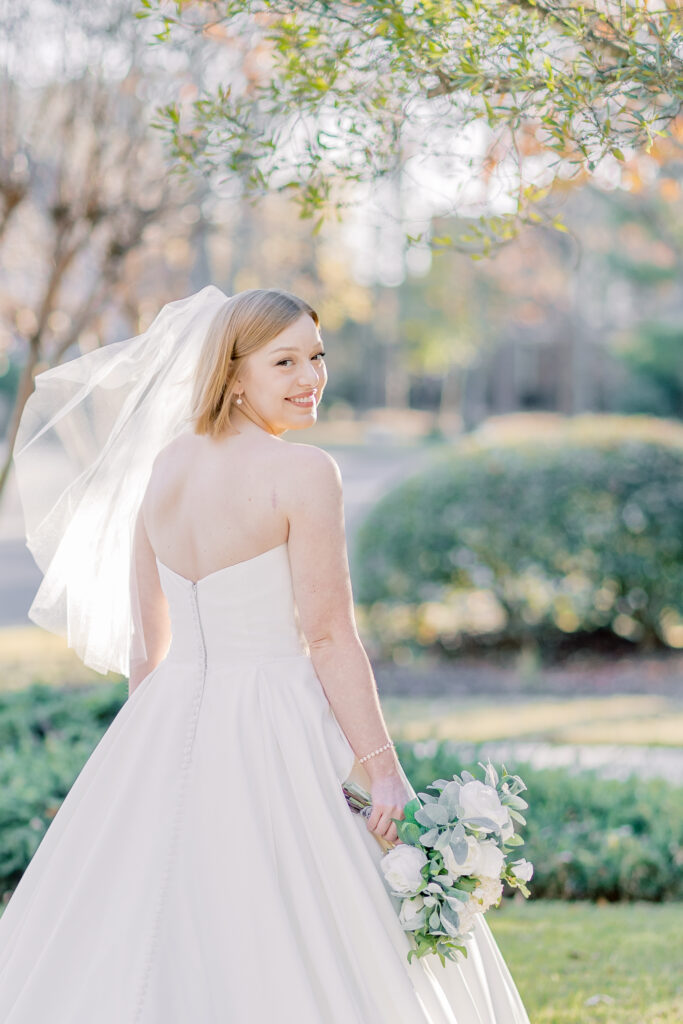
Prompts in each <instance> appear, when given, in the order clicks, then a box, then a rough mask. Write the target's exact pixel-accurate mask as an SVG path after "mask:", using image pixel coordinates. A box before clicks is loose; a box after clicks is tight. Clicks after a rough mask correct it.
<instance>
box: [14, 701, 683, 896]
mask: <svg viewBox="0 0 683 1024" xmlns="http://www.w3.org/2000/svg"><path fill="white" fill-rule="evenodd" d="M126 696H127V684H125V683H116V684H98V685H97V686H96V687H93V688H88V689H85V688H78V689H72V690H55V689H52V688H50V687H46V686H43V685H39V684H36V685H34V686H32V687H30V688H29V689H27V690H25V691H21V692H19V693H8V694H3V695H0V737H1V738H2V743H1V744H0V750H1V753H0V892H7V891H9V890H11V889H12V888H14V886H15V885H16V884H17V882H18V881H19V879H20V878H21V875H22V872H23V871H24V869H25V868H26V866H27V864H28V862H29V860H30V859H31V857H32V856H33V854H34V853H35V851H36V849H37V847H38V844H39V843H40V840H41V839H42V837H43V835H44V833H45V831H46V829H47V827H48V825H49V823H50V821H51V820H52V818H53V817H54V815H55V814H56V812H57V810H58V808H59V805H60V803H61V801H62V800H63V799H64V797H65V796H66V794H67V792H68V791H69V789H70V787H71V785H72V784H73V782H74V780H75V778H76V776H77V775H78V773H79V771H80V770H81V768H82V767H83V765H84V763H85V761H86V760H87V758H88V757H89V755H90V753H91V752H92V750H93V749H94V748H95V746H96V745H97V743H98V742H99V740H100V738H101V736H102V735H103V733H104V731H105V729H106V728H107V726H108V724H109V722H111V720H112V719H113V718H114V716H115V715H116V714H117V712H118V711H119V709H120V708H121V706H122V704H123V702H124V700H125V699H126ZM397 751H398V756H399V758H400V760H401V764H402V765H403V767H404V769H405V771H406V773H407V775H408V777H409V778H410V780H411V782H412V783H413V785H414V786H415V789H416V790H417V791H420V790H424V787H425V786H426V785H427V783H429V782H432V781H433V780H434V779H437V778H447V777H449V776H451V775H453V774H454V773H455V772H456V771H457V772H459V771H461V770H462V769H463V768H470V769H472V767H473V766H472V765H471V764H464V763H462V762H461V761H459V760H458V758H457V757H456V756H454V755H453V754H452V753H450V752H449V746H448V742H447V741H444V742H442V743H436V742H435V741H429V742H427V743H416V744H409V743H398V744H397ZM426 755H428V756H426ZM508 767H509V768H514V770H515V771H518V772H519V773H520V774H521V775H522V777H523V778H524V780H525V782H526V783H527V785H528V787H529V793H528V794H526V795H527V796H528V799H529V803H530V809H529V811H528V812H527V818H528V826H527V829H526V833H525V834H526V837H527V842H526V845H525V846H524V847H522V848H521V855H523V856H525V857H528V858H529V859H530V860H532V861H533V862H534V864H535V869H536V870H535V877H534V882H533V895H534V896H535V897H553V898H563V899H601V898H604V899H608V900H635V899H644V900H664V899H674V898H676V899H680V898H681V897H683V790H682V789H680V788H676V787H674V786H671V785H667V784H666V783H665V782H663V781H662V782H658V781H647V782H643V781H640V780H638V779H635V778H634V779H631V780H629V781H627V782H612V781H605V780H600V779H599V778H597V777H596V776H595V775H593V774H591V773H588V772H587V773H582V774H581V775H576V776H574V775H571V774H568V773H567V772H564V771H561V770H552V771H550V770H547V771H538V770H532V769H530V768H527V767H525V766H523V765H514V766H513V765H508Z"/></svg>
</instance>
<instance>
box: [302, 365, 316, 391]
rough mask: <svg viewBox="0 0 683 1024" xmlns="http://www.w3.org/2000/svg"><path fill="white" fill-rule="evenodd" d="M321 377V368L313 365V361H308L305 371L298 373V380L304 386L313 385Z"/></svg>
mask: <svg viewBox="0 0 683 1024" xmlns="http://www.w3.org/2000/svg"><path fill="white" fill-rule="evenodd" d="M321 379H322V370H321V369H319V368H318V367H316V366H314V365H313V363H309V364H308V367H307V368H306V373H302V374H300V375H299V382H300V383H301V384H302V385H303V386H304V387H307V386H311V387H315V386H316V385H317V384H318V383H319V381H320V380H321Z"/></svg>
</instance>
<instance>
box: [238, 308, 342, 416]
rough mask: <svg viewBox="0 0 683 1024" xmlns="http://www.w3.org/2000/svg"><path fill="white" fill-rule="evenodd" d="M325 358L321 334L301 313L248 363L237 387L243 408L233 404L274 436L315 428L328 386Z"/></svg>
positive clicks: (243, 367) (309, 318) (247, 359)
mask: <svg viewBox="0 0 683 1024" xmlns="http://www.w3.org/2000/svg"><path fill="white" fill-rule="evenodd" d="M323 356H324V346H323V342H322V338H321V337H320V332H319V330H318V328H317V327H316V325H315V322H314V320H313V319H312V318H311V317H310V316H309V315H308V313H302V315H301V316H300V317H299V319H298V320H296V321H295V322H294V323H293V324H290V325H289V327H286V328H285V330H284V331H281V333H280V334H278V335H277V337H275V338H273V339H272V341H269V342H268V343H267V344H266V345H264V346H262V348H260V349H258V351H256V352H252V353H251V355H249V356H247V358H246V359H245V360H244V363H243V364H242V369H241V371H240V375H239V377H238V380H237V385H236V387H235V394H236V395H237V394H238V393H240V394H241V396H242V404H241V405H237V406H233V411H234V412H238V413H239V412H242V413H244V415H245V416H248V417H249V418H250V419H253V420H254V421H255V422H256V423H258V424H259V426H264V427H265V428H266V429H267V430H268V431H269V432H270V433H272V434H282V433H283V432H284V431H285V430H303V428H304V427H310V426H312V425H313V424H314V423H315V422H316V420H317V418H318V403H319V402H320V399H321V397H322V393H323V390H324V388H325V385H326V383H327V368H326V367H325V362H324V359H323ZM231 416H232V413H231Z"/></svg>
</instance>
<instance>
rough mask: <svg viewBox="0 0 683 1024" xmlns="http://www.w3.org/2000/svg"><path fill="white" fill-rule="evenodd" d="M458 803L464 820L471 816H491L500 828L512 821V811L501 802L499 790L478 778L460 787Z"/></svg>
mask: <svg viewBox="0 0 683 1024" xmlns="http://www.w3.org/2000/svg"><path fill="white" fill-rule="evenodd" d="M458 803H459V805H460V817H461V818H462V819H463V821H468V820H470V819H471V818H489V819H490V820H491V821H493V822H495V824H496V825H497V826H498V827H499V828H502V827H503V826H505V825H507V824H508V822H509V821H510V812H509V811H508V809H507V807H504V806H503V804H502V803H501V802H500V797H499V796H498V792H497V790H495V789H494V788H493V786H487V785H486V783H484V782H480V781H479V780H478V779H473V780H472V782H466V783H465V784H464V786H461V787H460V793H459V794H458Z"/></svg>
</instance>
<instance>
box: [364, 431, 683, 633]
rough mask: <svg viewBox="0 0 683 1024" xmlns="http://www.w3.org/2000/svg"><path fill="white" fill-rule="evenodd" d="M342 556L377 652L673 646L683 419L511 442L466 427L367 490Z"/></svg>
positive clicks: (681, 538)
mask: <svg viewBox="0 0 683 1024" xmlns="http://www.w3.org/2000/svg"><path fill="white" fill-rule="evenodd" d="M663 426H664V427H665V428H666V429H663ZM355 558H356V562H357V565H356V571H355V580H354V582H355V596H356V600H357V602H358V604H359V609H360V614H361V616H362V622H363V626H364V628H366V629H367V631H368V638H369V639H370V640H372V639H373V637H375V638H378V639H379V640H380V641H381V643H382V644H383V646H384V648H385V650H386V651H387V653H391V652H392V650H394V649H395V647H396V646H398V645H402V644H403V645H406V644H407V645H409V646H413V647H416V646H419V645H421V646H423V647H425V646H434V645H436V646H437V647H439V648H441V649H445V650H458V649H459V648H462V646H463V645H464V644H467V645H468V646H471V645H472V644H475V645H477V644H485V645H487V646H492V645H494V644H505V645H508V646H510V645H512V646H520V647H521V646H523V645H525V644H529V643H535V644H537V645H538V646H539V647H540V648H546V649H549V650H550V649H552V648H553V647H554V646H555V645H557V644H558V642H559V641H560V640H561V639H563V638H566V637H567V636H571V637H573V639H574V640H575V641H577V642H581V641H583V642H588V641H589V640H590V638H591V637H594V635H595V634H601V635H602V636H607V637H610V636H611V637H612V639H613V640H615V641H616V642H618V643H635V644H638V643H642V644H646V645H649V646H675V647H681V646H683V428H681V427H679V426H677V425H676V424H670V425H669V424H664V425H662V424H659V425H658V426H657V428H655V429H653V427H652V423H651V421H648V420H647V418H638V417H633V418H630V417H609V416H604V417H598V416H591V417H588V416H587V417H577V418H575V419H570V420H567V421H565V422H564V423H563V425H562V427H561V429H555V430H554V431H552V432H551V433H549V434H548V436H545V437H544V436H543V435H541V436H540V437H538V436H537V437H535V438H534V437H528V436H527V437H523V438H521V439H516V440H515V442H514V443H511V444H506V443H503V442H502V441H501V440H500V439H498V440H496V441H494V442H491V441H487V440H486V439H485V437H481V438H477V437H476V436H473V437H471V438H469V439H466V440H465V441H463V442H462V443H461V444H459V445H458V446H457V447H455V448H453V449H451V450H450V451H448V452H447V453H445V454H443V455H442V456H441V457H440V458H438V459H435V460H434V462H433V464H432V466H431V467H430V468H429V469H428V470H427V471H424V472H422V473H420V474H418V475H416V476H413V477H412V478H410V479H409V480H407V481H405V482H404V483H402V484H401V485H400V486H399V487H397V488H396V489H394V490H393V491H392V492H391V493H389V494H387V495H386V496H385V497H384V498H383V499H382V500H380V502H379V503H378V504H377V505H376V506H375V507H374V508H373V509H372V511H371V512H370V514H369V516H368V518H367V519H366V520H365V522H364V523H363V524H361V527H360V529H359V531H358V535H357V542H356V549H355Z"/></svg>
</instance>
